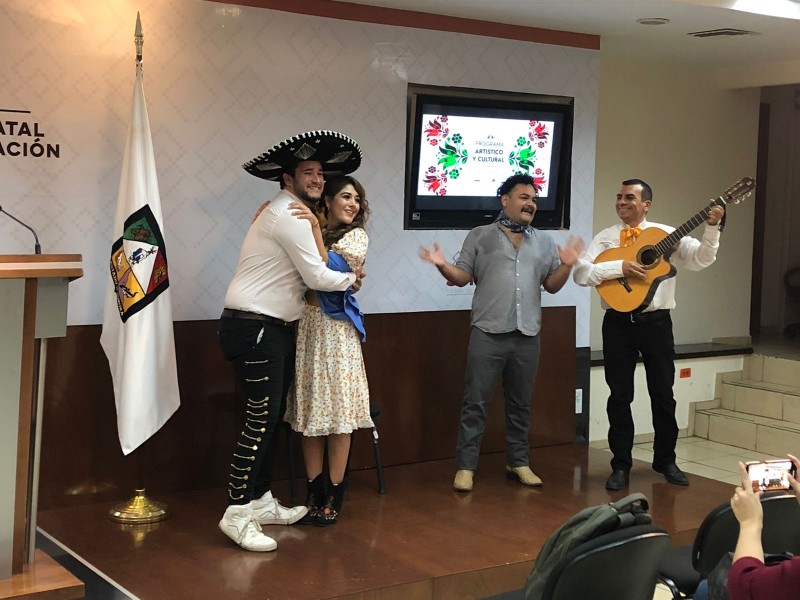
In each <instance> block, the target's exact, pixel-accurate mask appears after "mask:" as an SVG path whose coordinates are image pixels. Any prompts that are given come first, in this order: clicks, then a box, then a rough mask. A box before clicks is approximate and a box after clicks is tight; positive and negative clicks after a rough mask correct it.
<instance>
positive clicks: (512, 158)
mask: <svg viewBox="0 0 800 600" xmlns="http://www.w3.org/2000/svg"><path fill="white" fill-rule="evenodd" d="M529 126H530V129H529V131H528V137H527V138H526V137H524V136H520V137H518V138H517V143H516V144H515V146H514V149H513V150H512V151H511V152H510V153H509V155H508V162H509V164H510V165H511V166H512V167H513V168H514V173H518V174H524V175H531V176H532V177H533V181H534V186H535V187H536V190H537V191H541V190H542V188H543V186H544V185H545V184H546V183H547V179H546V177H545V174H544V172H543V171H542V169H539V168H536V149H537V148H538V149H542V148H544V147H545V146H547V144H548V143H549V138H550V132H549V131H548V130H547V124H545V123H542V122H540V121H530V122H529Z"/></svg>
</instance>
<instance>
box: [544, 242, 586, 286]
mask: <svg viewBox="0 0 800 600" xmlns="http://www.w3.org/2000/svg"><path fill="white" fill-rule="evenodd" d="M556 249H557V250H558V258H559V259H560V260H561V264H560V265H558V268H557V269H556V270H555V271H553V272H552V273H550V275H548V276H547V279H545V280H544V283H543V284H542V287H544V289H545V291H546V292H549V293H550V294H555V293H556V292H557V291H559V290H560V289H561V288H562V287H564V284H565V283H566V282H567V279H569V273H570V271H572V267H573V265H574V264H575V263H576V262H577V261H578V256H579V255H580V253H581V251H582V250H583V240H582V239H581V238H579V237H576V236H574V235H571V236H569V239H567V244H566V245H565V246H564V247H563V248H562V247H561V246H558V245H556Z"/></svg>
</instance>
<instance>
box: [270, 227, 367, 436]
mask: <svg viewBox="0 0 800 600" xmlns="http://www.w3.org/2000/svg"><path fill="white" fill-rule="evenodd" d="M368 245H369V238H368V237H367V233H366V232H365V231H364V230H363V229H361V228H355V229H353V230H352V231H349V232H347V233H346V234H345V235H344V236H343V237H342V238H341V239H340V240H339V241H338V242H336V243H335V244H334V245H333V246H332V247H331V250H333V251H334V252H336V253H337V254H340V255H341V256H342V257H344V259H345V260H346V261H347V264H348V265H349V266H350V269H351V270H353V271H354V270H355V269H356V268H358V267H361V266H363V264H364V259H365V258H366V254H367V246H368ZM312 293H313V292H312ZM315 300H316V298H314V301H312V303H309V304H307V305H306V307H305V308H304V309H303V314H302V315H301V316H300V322H299V324H298V327H297V353H296V357H295V368H296V373H295V383H294V387H293V389H292V390H291V391H290V392H289V397H288V399H287V403H286V416H285V417H284V418H285V420H286V421H287V422H288V423H289V424H290V425H291V427H292V429H294V430H295V431H299V432H300V433H302V434H303V435H307V436H324V435H332V434H341V433H351V432H352V431H353V430H355V429H360V428H364V427H372V426H373V424H372V419H371V418H370V415H369V387H368V385H367V373H366V370H365V369H364V357H363V355H362V353H361V337H360V334H359V332H358V330H357V329H356V328H355V327H354V326H353V324H352V323H351V322H350V321H339V320H337V319H332V318H331V317H329V316H327V315H326V314H325V313H323V312H322V309H320V307H319V306H315V304H316V301H315Z"/></svg>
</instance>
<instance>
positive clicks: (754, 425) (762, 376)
mask: <svg viewBox="0 0 800 600" xmlns="http://www.w3.org/2000/svg"><path fill="white" fill-rule="evenodd" d="M716 396H717V398H716V399H715V400H713V401H709V402H698V403H696V404H695V405H694V435H695V436H697V437H702V438H706V439H709V440H712V441H715V442H719V443H722V444H729V445H731V446H738V447H740V448H746V449H748V450H753V451H756V452H759V453H764V454H770V455H773V456H786V454H787V453H792V454H797V453H798V452H800V362H798V361H794V360H788V359H785V358H775V357H771V356H761V355H758V354H753V355H750V356H748V357H747V358H745V361H744V369H743V370H742V371H739V372H735V373H722V374H720V376H718V379H717V389H716Z"/></svg>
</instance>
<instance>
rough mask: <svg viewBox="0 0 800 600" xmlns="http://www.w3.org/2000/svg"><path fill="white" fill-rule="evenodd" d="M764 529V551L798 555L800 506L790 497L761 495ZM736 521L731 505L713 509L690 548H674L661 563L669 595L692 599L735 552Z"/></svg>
mask: <svg viewBox="0 0 800 600" xmlns="http://www.w3.org/2000/svg"><path fill="white" fill-rule="evenodd" d="M761 505H762V507H763V508H764V527H763V529H762V533H761V541H762V544H763V546H764V552H767V553H774V554H781V553H784V552H791V553H792V554H798V553H800V505H799V504H798V503H797V498H795V496H794V495H791V494H784V493H782V492H781V493H777V494H774V493H773V494H764V495H763V496H762V497H761ZM738 537H739V522H738V521H737V520H736V516H735V515H734V514H733V510H732V509H731V505H730V502H726V503H724V504H720V505H719V506H717V507H716V508H715V509H714V510H712V511H711V512H710V513H708V515H707V516H706V518H705V519H703V522H702V523H701V524H700V528H699V529H698V530H697V535H696V536H695V538H694V544H693V545H692V546H674V547H672V548H670V550H669V551H668V552H667V554H666V556H665V557H664V560H663V561H662V563H661V571H660V575H659V580H660V581H661V582H662V583H664V585H666V586H667V587H668V588H669V589H670V591H671V592H672V597H673V598H674V599H675V600H679V599H683V598H691V597H692V596H693V595H694V592H695V590H697V586H698V584H699V583H700V581H701V580H703V579H705V578H707V577H708V574H709V573H710V572H711V571H712V570H713V569H714V567H715V566H717V563H718V562H719V560H720V559H721V558H722V557H723V556H724V555H725V554H726V553H727V552H733V551H734V550H735V549H736V540H737V539H738Z"/></svg>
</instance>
